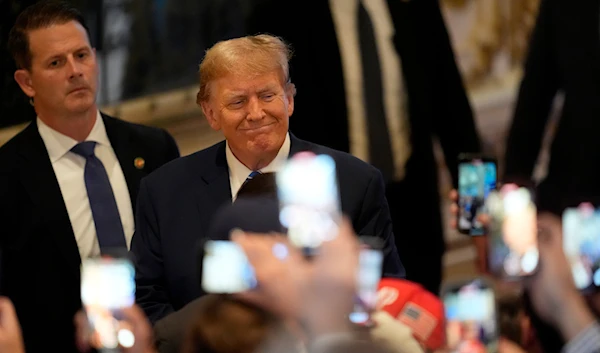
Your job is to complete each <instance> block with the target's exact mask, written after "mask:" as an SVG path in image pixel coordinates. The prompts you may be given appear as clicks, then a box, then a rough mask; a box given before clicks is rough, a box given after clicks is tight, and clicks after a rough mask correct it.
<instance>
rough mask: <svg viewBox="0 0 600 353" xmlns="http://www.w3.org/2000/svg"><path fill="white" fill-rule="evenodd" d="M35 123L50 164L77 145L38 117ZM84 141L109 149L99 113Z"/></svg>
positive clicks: (108, 141)
mask: <svg viewBox="0 0 600 353" xmlns="http://www.w3.org/2000/svg"><path fill="white" fill-rule="evenodd" d="M36 122H37V126H38V132H39V133H40V136H41V137H42V140H43V141H44V145H46V150H48V156H49V157H50V162H51V163H54V162H56V161H58V160H59V159H61V158H62V157H63V156H64V155H65V154H67V152H69V151H70V150H71V149H72V148H73V147H74V146H75V145H76V144H77V143H78V142H77V140H75V139H73V138H71V137H69V136H67V135H64V134H62V133H60V132H58V131H56V130H54V129H52V128H51V127H50V126H48V125H46V124H45V123H44V122H43V121H42V119H40V118H39V117H37V118H36ZM85 141H94V142H96V143H97V144H99V145H105V146H109V147H110V140H109V139H108V135H107V134H106V127H105V126H104V121H103V120H102V116H101V115H100V112H99V111H98V112H97V115H96V122H95V123H94V127H92V131H90V134H89V135H88V137H87V138H86V139H85Z"/></svg>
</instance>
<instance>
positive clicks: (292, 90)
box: [285, 82, 296, 117]
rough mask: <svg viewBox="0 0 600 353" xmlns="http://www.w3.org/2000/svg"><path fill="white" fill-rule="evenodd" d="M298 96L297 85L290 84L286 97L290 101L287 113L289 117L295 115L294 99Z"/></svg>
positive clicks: (286, 89)
mask: <svg viewBox="0 0 600 353" xmlns="http://www.w3.org/2000/svg"><path fill="white" fill-rule="evenodd" d="M295 96H296V85H295V84H293V83H291V82H290V83H288V84H287V85H286V87H285V97H286V98H287V100H288V108H287V113H288V117H290V116H292V114H294V97H295Z"/></svg>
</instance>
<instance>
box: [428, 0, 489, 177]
mask: <svg viewBox="0 0 600 353" xmlns="http://www.w3.org/2000/svg"><path fill="white" fill-rule="evenodd" d="M422 6H428V7H429V8H428V9H426V10H427V11H425V12H424V14H423V16H424V17H425V18H429V21H427V22H428V23H430V28H429V30H428V32H429V34H430V35H431V36H432V37H431V39H430V41H431V45H430V48H431V50H433V52H432V54H431V55H430V58H433V59H435V62H433V63H432V65H431V67H432V68H433V72H432V74H433V75H434V76H432V77H433V82H432V87H433V91H434V97H433V102H435V105H434V108H433V119H434V120H433V129H434V132H435V134H436V135H437V136H438V138H439V140H440V144H441V146H442V150H443V152H444V158H445V160H446V165H447V166H448V169H449V171H450V175H451V176H452V181H453V185H454V187H455V188H456V187H457V186H458V180H457V176H458V155H459V154H460V153H469V152H471V153H477V152H480V151H481V145H480V141H479V135H478V132H477V128H476V126H475V121H474V120H473V112H472V110H471V106H470V104H469V100H468V98H467V94H466V92H465V87H464V84H463V81H462V77H461V75H460V73H459V71H458V67H457V65H456V60H455V58H454V52H453V50H452V45H451V42H450V37H449V36H448V31H447V29H446V24H445V22H444V18H443V17H442V13H441V10H440V5H439V2H438V1H437V0H433V1H432V0H423V1H422ZM424 30H425V29H424Z"/></svg>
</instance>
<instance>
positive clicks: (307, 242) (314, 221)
mask: <svg viewBox="0 0 600 353" xmlns="http://www.w3.org/2000/svg"><path fill="white" fill-rule="evenodd" d="M276 178H277V194H278V197H279V202H280V212H279V219H280V222H281V225H282V226H283V228H284V229H285V231H286V232H287V234H288V238H289V239H290V241H291V243H292V244H293V245H294V246H296V247H298V248H301V249H303V250H304V251H305V253H306V254H307V255H311V254H313V253H314V252H315V251H316V250H317V249H318V248H319V246H320V245H321V243H323V242H324V241H327V240H331V239H332V238H333V237H335V236H336V235H337V234H338V231H339V223H340V221H341V215H342V214H341V209H340V198H339V189H338V182H337V173H336V168H335V161H334V160H333V158H332V157H330V156H328V155H315V154H313V153H311V152H301V153H298V154H296V155H294V156H293V157H292V158H290V160H289V161H288V162H287V163H286V165H285V166H284V167H283V168H282V170H281V171H279V172H278V173H277V176H276Z"/></svg>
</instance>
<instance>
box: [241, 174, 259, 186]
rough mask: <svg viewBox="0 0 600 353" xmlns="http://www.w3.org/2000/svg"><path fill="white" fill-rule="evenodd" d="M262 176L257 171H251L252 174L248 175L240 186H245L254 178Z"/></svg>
mask: <svg viewBox="0 0 600 353" xmlns="http://www.w3.org/2000/svg"><path fill="white" fill-rule="evenodd" d="M259 174H262V173H261V172H260V171H258V170H253V171H252V173H250V174H249V175H248V177H247V178H246V180H244V183H243V184H242V186H244V185H246V184H247V183H248V182H249V181H250V180H252V179H254V177H255V176H257V175H259Z"/></svg>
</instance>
